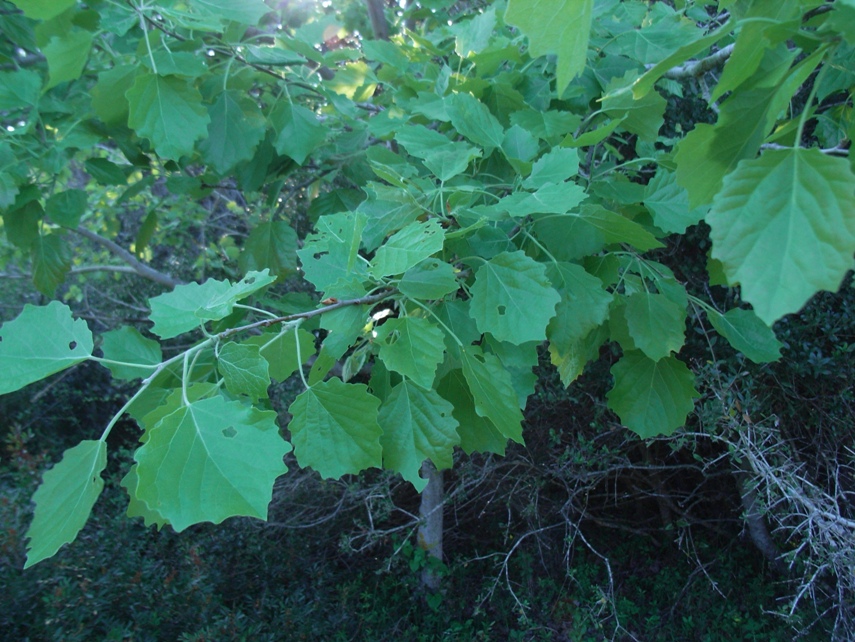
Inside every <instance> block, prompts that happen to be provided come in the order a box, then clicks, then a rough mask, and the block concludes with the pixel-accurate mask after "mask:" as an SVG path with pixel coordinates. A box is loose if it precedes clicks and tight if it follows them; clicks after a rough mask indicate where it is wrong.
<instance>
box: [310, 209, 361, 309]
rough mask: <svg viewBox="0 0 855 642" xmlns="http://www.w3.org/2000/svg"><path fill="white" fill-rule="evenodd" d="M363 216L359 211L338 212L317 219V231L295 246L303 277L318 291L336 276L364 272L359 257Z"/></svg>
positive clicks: (342, 278)
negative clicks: (301, 245)
mask: <svg viewBox="0 0 855 642" xmlns="http://www.w3.org/2000/svg"><path fill="white" fill-rule="evenodd" d="M365 224H366V218H365V215H364V214H362V213H361V212H341V213H339V214H331V215H328V216H323V217H321V218H320V219H319V220H318V231H317V232H316V233H315V234H310V235H309V236H307V237H306V240H305V241H304V242H303V248H302V249H300V250H297V255H298V256H299V257H300V263H301V265H302V268H303V273H304V274H305V277H306V280H308V281H309V282H310V283H312V284H313V285H314V286H315V288H317V290H318V291H319V292H323V291H325V290H326V289H327V288H329V287H331V286H332V285H334V284H335V283H336V282H337V281H339V280H345V281H350V280H351V279H353V278H354V277H357V278H359V277H362V276H365V275H367V270H366V269H365V265H364V263H362V261H361V260H360V257H359V245H360V243H361V240H362V230H363V229H364V228H365Z"/></svg>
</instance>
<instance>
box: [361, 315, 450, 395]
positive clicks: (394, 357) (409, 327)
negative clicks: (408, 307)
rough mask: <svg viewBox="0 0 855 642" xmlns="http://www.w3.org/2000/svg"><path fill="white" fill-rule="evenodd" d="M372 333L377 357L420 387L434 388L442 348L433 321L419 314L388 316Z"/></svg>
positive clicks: (437, 329) (443, 345)
mask: <svg viewBox="0 0 855 642" xmlns="http://www.w3.org/2000/svg"><path fill="white" fill-rule="evenodd" d="M374 334H375V340H376V343H378V344H379V345H380V358H381V359H382V360H383V363H385V364H386V367H387V368H388V369H389V370H394V371H395V372H397V373H399V374H401V375H403V376H405V377H408V378H410V379H412V380H413V381H414V382H415V383H417V384H418V385H420V386H422V387H423V388H428V389H431V388H433V379H434V374H435V373H436V367H437V365H439V363H440V362H441V361H442V358H443V354H444V352H445V343H444V340H443V334H442V331H441V330H440V329H439V328H438V327H437V326H436V325H434V324H433V323H431V322H430V321H428V320H427V319H421V318H418V317H403V318H400V319H389V320H387V321H386V322H385V323H383V324H382V325H380V326H378V327H377V329H376V330H375V331H374Z"/></svg>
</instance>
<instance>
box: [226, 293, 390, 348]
mask: <svg viewBox="0 0 855 642" xmlns="http://www.w3.org/2000/svg"><path fill="white" fill-rule="evenodd" d="M394 293H395V290H384V291H383V292H378V293H376V294H368V295H366V296H361V297H359V298H358V299H343V300H341V301H335V302H334V303H331V304H330V305H325V306H324V307H322V308H316V309H314V310H308V311H307V312H297V313H296V314H288V315H286V316H284V317H276V318H275V319H264V320H263V321H256V322H255V323H250V324H249V325H243V326H241V327H239V328H229V329H228V330H225V331H223V332H221V333H220V334H218V335H217V336H218V337H219V338H220V339H226V338H228V337H230V336H232V335H233V334H237V333H238V332H246V331H248V330H255V329H256V328H267V327H269V326H271V325H276V324H277V323H288V322H289V321H299V320H300V319H311V318H312V317H316V316H318V315H320V314H325V313H327V312H331V311H333V310H338V309H339V308H347V307H349V306H351V305H371V304H372V303H379V302H380V301H382V300H383V299H388V298H389V297H390V296H392V295H393V294H394Z"/></svg>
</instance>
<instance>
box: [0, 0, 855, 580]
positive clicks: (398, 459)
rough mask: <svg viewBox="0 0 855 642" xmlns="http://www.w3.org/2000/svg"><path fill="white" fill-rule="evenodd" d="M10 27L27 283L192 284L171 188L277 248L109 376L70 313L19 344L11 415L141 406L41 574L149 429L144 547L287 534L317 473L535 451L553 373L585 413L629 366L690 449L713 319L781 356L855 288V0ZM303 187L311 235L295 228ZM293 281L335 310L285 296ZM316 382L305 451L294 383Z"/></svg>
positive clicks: (103, 4) (127, 410)
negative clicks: (160, 198)
mask: <svg viewBox="0 0 855 642" xmlns="http://www.w3.org/2000/svg"><path fill="white" fill-rule="evenodd" d="M3 6H4V8H5V10H4V11H3V12H2V13H0V31H2V33H3V39H2V42H0V57H2V61H0V64H2V71H0V113H1V114H2V117H3V123H4V126H5V130H6V134H5V136H4V138H3V140H2V142H0V208H2V221H3V229H4V232H5V236H6V239H7V240H8V242H9V245H10V249H9V250H8V252H7V255H6V256H7V259H8V260H16V261H20V260H22V259H23V258H24V257H26V256H29V259H30V261H31V266H32V278H33V282H34V285H35V287H36V288H37V289H38V290H39V291H40V292H41V293H42V294H43V295H45V296H46V297H52V296H53V295H54V293H55V292H56V290H57V288H58V287H59V286H60V285H61V284H62V283H63V282H64V281H65V279H66V278H67V276H68V274H69V272H70V270H71V269H72V268H73V267H74V266H79V265H80V264H81V261H83V260H85V259H86V257H85V256H74V255H73V252H72V247H73V244H71V243H69V238H70V237H71V235H72V234H74V233H76V234H78V235H80V234H83V235H88V236H89V238H92V237H95V238H98V239H100V240H101V241H103V242H105V244H106V245H107V247H111V249H113V251H114V252H115V253H116V256H117V257H118V258H121V259H123V260H125V261H126V262H127V263H128V264H129V265H130V266H131V267H132V268H133V269H134V270H135V271H136V272H138V273H139V274H140V275H142V276H147V277H149V278H152V279H154V280H156V281H158V282H160V283H163V284H166V285H170V284H172V281H171V279H170V278H169V277H168V276H166V275H163V274H162V273H159V272H158V271H157V270H154V269H153V268H152V267H151V266H150V265H148V258H147V257H148V255H147V254H146V249H147V248H148V247H149V245H150V244H151V243H153V239H156V238H157V234H159V233H160V234H166V233H168V231H169V229H170V225H171V224H172V222H171V221H170V215H169V212H168V211H164V209H163V208H158V207H157V206H156V205H152V204H153V203H154V202H155V200H156V199H155V195H156V194H157V193H158V192H157V190H158V189H159V190H161V191H162V190H163V186H165V188H166V190H168V192H169V193H170V194H171V195H172V196H175V197H178V198H184V199H199V198H201V197H204V196H206V195H209V194H211V193H212V192H213V191H215V190H227V191H228V192H229V193H231V194H240V196H239V197H234V198H239V199H240V201H241V202H246V203H249V204H251V209H252V211H251V212H250V211H247V218H248V220H251V221H253V227H252V229H251V230H250V231H249V233H248V236H247V237H246V238H245V239H244V240H243V242H242V243H241V244H240V245H241V248H240V255H239V257H238V265H239V266H240V269H241V272H240V274H234V278H231V279H219V280H218V279H208V280H204V281H202V282H200V283H188V284H178V285H176V286H175V287H174V288H173V289H172V290H171V291H168V292H165V293H164V294H161V295H159V296H155V297H153V298H152V299H151V301H150V310H151V313H150V317H149V318H150V320H151V322H152V324H153V325H152V327H151V328H150V332H151V333H152V334H154V335H155V336H156V337H159V339H160V340H159V341H158V340H154V339H152V338H150V337H147V336H144V335H143V334H141V333H140V332H138V331H137V330H135V329H132V328H121V329H117V330H114V331H111V332H110V333H107V334H105V335H104V336H103V337H102V338H101V339H99V340H98V343H97V345H98V346H99V347H98V348H96V347H95V346H96V340H95V339H94V338H93V336H92V333H91V332H90V330H89V329H88V328H87V326H86V324H85V322H84V321H82V320H75V319H74V318H73V316H72V312H71V310H70V308H69V307H67V306H66V305H65V304H63V303H61V302H59V301H52V302H50V303H49V304H48V305H45V306H42V307H34V306H28V307H27V308H25V310H24V311H23V312H22V314H21V316H20V317H18V318H17V319H16V320H13V321H11V322H9V323H7V324H6V325H4V326H3V328H2V329H0V359H2V364H3V367H2V370H0V392H2V393H7V392H11V391H14V390H17V389H19V388H21V387H23V386H25V385H27V384H29V383H32V382H34V381H37V380H39V379H41V378H43V377H46V376H48V375H50V374H53V373H56V372H58V371H60V370H62V369H64V368H67V367H70V366H72V365H74V364H76V363H80V362H81V361H84V360H87V359H92V360H95V361H97V362H99V363H102V364H103V365H104V366H105V367H108V368H109V369H110V370H111V372H112V373H113V375H114V376H115V377H116V378H119V379H139V380H140V385H139V388H138V391H137V392H136V393H135V394H134V395H133V396H132V397H131V398H130V399H129V401H128V403H127V404H126V405H125V406H124V407H123V408H122V409H121V410H120V411H119V413H118V414H117V415H116V417H114V419H113V420H112V421H111V422H110V423H109V424H108V426H106V428H105V430H104V431H103V434H102V435H101V437H100V438H99V439H96V440H86V441H84V442H82V443H81V444H80V445H78V446H76V447H75V448H72V449H70V450H69V451H67V452H66V454H65V457H64V458H63V459H62V461H61V462H60V463H58V464H57V465H56V466H55V467H54V468H53V469H52V470H51V471H50V472H49V473H48V474H46V475H45V479H44V482H43V484H42V486H41V488H40V489H39V491H38V492H37V493H36V496H35V501H36V516H35V520H34V522H33V524H32V527H31V529H30V532H29V536H30V538H31V544H30V552H29V557H28V562H27V565H32V564H35V563H37V562H38V561H40V560H42V559H45V558H46V557H49V556H51V555H53V554H54V553H55V552H56V551H57V550H58V548H59V547H60V546H61V545H62V544H63V543H66V542H69V541H71V540H73V539H74V538H75V537H76V535H77V532H78V531H79V529H80V528H81V527H82V525H83V523H84V522H85V520H86V517H87V515H88V513H89V510H90V509H91V507H92V505H93V503H94V502H95V500H96V499H97V495H98V493H99V491H100V488H101V486H102V485H103V481H102V480H101V472H102V471H103V470H104V467H105V466H106V456H105V451H106V438H107V436H108V434H109V433H110V431H111V429H112V428H113V426H114V425H115V423H116V421H117V420H118V419H119V417H121V416H123V415H125V414H129V415H130V416H132V417H133V418H134V419H135V420H136V421H137V422H138V423H139V425H140V427H141V428H142V430H143V432H142V436H141V438H140V442H141V444H140V446H139V448H138V450H137V451H136V454H135V457H134V459H135V464H134V465H133V467H132V468H131V469H130V470H129V471H128V473H127V476H126V477H125V480H124V482H123V485H124V486H125V487H126V488H127V490H128V494H129V496H130V506H129V514H130V515H132V516H139V517H143V518H144V519H145V520H146V523H151V524H157V525H159V526H161V525H163V524H167V523H168V524H171V525H172V526H173V527H174V528H176V529H178V530H181V529H184V528H186V527H188V526H189V525H191V524H194V523H198V522H201V521H212V522H220V521H222V520H223V519H225V518H227V517H229V516H232V515H251V516H256V517H261V518H264V517H265V516H266V512H267V504H268V502H269V500H270V496H271V492H272V485H273V481H274V479H275V478H276V477H277V476H278V475H280V474H282V473H284V472H285V466H284V464H283V463H282V457H283V456H284V454H285V453H286V452H288V451H289V450H290V449H291V448H292V447H293V449H294V454H295V456H296V459H297V462H298V463H299V464H300V465H301V466H308V467H312V468H314V469H315V470H317V471H318V472H319V473H320V474H321V475H322V476H325V477H339V476H341V475H345V474H350V473H356V472H359V471H360V470H363V469H365V468H369V467H386V468H389V469H391V470H395V471H398V472H400V473H401V474H402V475H403V476H404V478H405V479H407V480H409V481H411V482H412V483H413V485H414V486H415V487H416V488H418V489H420V490H421V489H422V488H423V487H424V484H425V480H423V479H422V478H421V477H420V476H419V474H418V470H419V466H420V464H421V462H422V461H423V460H425V459H430V460H431V461H432V462H433V463H434V464H435V465H436V466H438V467H440V468H443V467H448V466H449V465H450V464H451V461H452V459H451V455H452V452H453V450H454V448H455V447H458V446H459V447H460V448H462V450H464V451H465V452H467V453H471V452H474V451H492V452H497V453H502V452H504V449H505V444H506V442H507V440H508V439H511V440H514V441H518V442H521V441H522V427H521V422H522V409H524V407H525V403H526V399H527V398H528V396H529V395H530V394H531V393H532V392H533V390H534V386H535V383H536V377H535V376H534V375H533V373H532V368H533V367H534V366H535V365H536V364H537V363H538V358H539V350H540V348H541V347H543V348H545V350H547V351H548V357H549V360H550V361H551V363H552V364H553V365H554V367H555V368H557V370H558V372H559V374H560V377H561V380H562V382H563V383H564V384H566V385H569V384H570V383H571V382H572V381H573V380H574V379H576V378H577V377H578V376H579V375H580V374H581V373H582V371H583V369H584V367H585V364H586V363H587V362H589V361H590V360H592V359H596V358H598V356H599V353H600V348H601V346H603V345H604V344H607V343H609V342H611V345H613V346H614V347H615V348H616V349H617V348H619V350H620V352H621V354H622V356H621V357H620V359H619V360H617V361H616V363H614V365H613V367H612V370H611V373H612V375H613V376H614V379H615V381H614V386H613V388H612V390H611V391H610V392H609V393H608V405H609V407H610V408H611V409H612V410H613V411H614V412H615V413H616V414H617V415H618V417H619V418H620V420H621V422H622V423H623V424H624V425H625V426H627V427H628V428H629V429H630V430H632V431H634V432H635V433H637V434H638V435H640V436H642V437H648V436H653V435H657V434H670V433H672V432H673V431H674V430H676V429H677V428H679V427H680V426H681V425H682V424H683V422H684V421H685V418H686V416H687V414H688V413H689V412H690V411H691V409H692V407H693V399H694V398H696V397H697V396H698V394H699V393H698V392H697V391H696V390H695V387H694V383H693V375H692V372H691V370H690V369H689V368H688V367H687V365H686V364H685V363H683V361H681V360H680V359H679V358H678V354H679V352H680V349H681V347H682V345H683V341H684V336H685V332H686V319H687V318H688V317H689V316H690V315H691V316H692V317H695V316H697V312H698V311H699V310H703V311H705V313H706V314H707V316H708V318H709V320H710V322H711V324H712V325H713V327H714V328H715V329H716V331H717V332H718V333H720V334H721V335H722V336H723V337H724V338H725V339H726V340H728V341H729V342H731V344H732V345H733V346H734V347H735V348H736V349H737V350H740V351H742V352H743V353H744V354H745V355H746V356H747V357H748V358H750V359H752V360H755V361H759V362H763V361H769V360H774V359H775V358H777V357H778V355H779V345H780V344H779V343H778V341H777V340H776V338H775V335H774V333H773V331H772V330H771V329H770V326H771V324H773V323H774V322H775V321H776V320H777V319H779V318H781V317H782V316H784V315H786V314H789V313H792V312H795V311H797V310H799V309H800V308H801V307H802V306H803V305H804V303H805V302H806V301H807V300H808V299H809V298H810V297H811V296H812V295H813V294H814V293H816V292H817V291H819V290H834V289H836V288H837V287H838V286H839V284H840V282H841V280H842V279H843V277H844V275H845V273H846V272H847V271H848V270H849V269H850V268H851V267H852V266H853V263H852V257H853V252H855V175H853V170H852V166H851V160H850V158H849V154H848V147H849V141H850V140H851V138H852V134H853V128H855V124H853V122H854V121H853V118H852V97H851V92H852V88H853V86H855V74H853V72H852V71H851V70H852V69H853V68H855V32H853V29H852V25H853V24H855V4H853V3H852V2H851V0H836V1H835V2H833V3H827V2H822V1H820V0H783V1H781V2H774V3H772V2H766V1H764V0H754V1H751V0H719V1H718V2H713V1H702V0H698V1H695V2H692V1H690V0H678V1H676V2H674V3H666V2H654V3H644V2H640V1H636V0H624V1H621V0H598V1H597V2H594V1H593V0H510V2H509V3H508V4H507V5H506V4H505V3H504V2H501V1H499V2H495V3H492V4H489V5H487V6H483V7H481V8H479V9H470V10H468V11H467V10H465V9H466V7H463V6H459V5H454V6H449V5H448V4H447V3H445V2H442V1H438V0H423V1H421V2H415V3H412V4H409V5H408V8H407V9H406V10H405V11H403V12H399V13H398V14H396V15H395V16H394V17H393V22H394V26H395V28H397V29H398V31H397V33H395V34H394V35H392V36H391V38H390V39H388V40H372V39H370V38H367V37H366V36H365V35H364V34H362V35H359V34H358V33H357V32H355V31H353V30H350V31H348V30H347V29H343V28H342V25H341V23H340V22H339V21H338V20H337V16H336V14H335V13H334V12H333V11H332V10H330V11H329V12H325V11H324V10H322V9H320V8H319V9H317V10H316V11H314V12H311V14H310V15H307V16H303V17H295V16H294V15H292V14H290V13H289V11H290V10H289V9H288V8H287V5H286V6H285V8H276V7H274V6H273V5H272V4H266V3H265V2H263V1H262V0H241V1H240V2H224V1H221V0H168V1H164V2H160V3H156V4H155V3H147V2H142V1H139V2H138V1H137V0H131V1H129V2H118V1H114V0H101V1H96V2H90V3H86V4H79V3H77V2H76V1H75V0H63V1H62V2H59V1H52V2H42V1H35V0H12V2H11V3H9V2H4V3H3ZM15 8H17V9H15ZM18 10H20V11H18ZM711 82H712V83H713V84H712V86H710V83H711ZM698 92H700V93H701V94H702V95H703V101H700V100H699V99H697V98H696V99H695V104H696V105H697V103H702V104H701V105H700V106H698V107H697V109H696V110H695V113H687V110H686V108H685V107H684V108H683V111H682V112H678V111H675V110H674V108H673V106H674V105H675V104H683V103H689V102H691V101H690V97H691V96H694V95H696V94H697V93H698ZM681 101H682V102H681ZM686 129H690V131H688V133H685V131H684V130H686ZM81 174H82V175H83V176H84V178H83V179H82V180H81V178H80V176H81ZM294 176H300V177H303V178H306V177H307V178H308V181H307V182H305V184H303V188H306V187H310V188H311V189H310V195H311V196H312V198H313V200H312V203H311V206H310V211H309V213H310V216H311V217H312V219H313V221H314V228H313V231H312V232H311V233H309V234H308V235H305V234H304V232H300V233H298V230H297V229H296V228H295V223H296V220H295V217H293V216H290V215H289V213H288V212H287V211H284V210H283V209H282V208H281V207H279V203H280V202H282V200H283V194H284V193H285V191H286V190H287V189H290V188H289V187H288V185H289V183H288V181H289V180H291V179H293V177H294ZM301 189H302V188H301ZM127 202H141V203H145V204H149V205H151V206H150V207H149V208H148V209H147V216H146V218H145V222H144V224H143V225H142V226H141V228H140V231H139V233H138V235H137V237H136V242H135V244H134V247H133V248H132V251H128V250H126V249H124V248H121V247H119V248H118V249H116V248H113V247H112V246H110V245H109V244H110V243H112V241H110V239H104V237H103V236H100V234H102V233H109V230H110V228H111V227H112V223H111V221H114V220H115V219H116V218H117V217H118V216H119V215H120V212H121V208H122V206H123V204H125V203H127ZM250 214H251V216H250ZM105 220H106V222H107V223H106V224H105ZM701 221H706V223H707V224H708V225H709V227H710V230H711V231H710V236H711V238H712V242H713V244H712V251H711V254H710V257H709V263H708V265H709V270H710V274H711V276H712V277H713V278H714V280H718V281H721V280H722V279H724V280H725V282H726V283H727V284H728V285H730V286H732V287H735V286H739V287H740V288H741V290H740V291H741V295H742V297H743V300H744V301H745V302H746V303H748V304H750V305H751V306H752V307H751V309H748V308H737V309H733V310H728V311H721V310H718V309H716V308H715V307H714V306H713V305H712V304H711V302H709V301H705V300H703V299H701V298H699V297H697V296H693V295H691V294H689V293H688V292H687V290H686V288H685V286H684V284H683V282H682V281H681V279H680V278H678V276H677V275H675V272H674V270H675V269H676V270H679V266H678V265H675V266H668V265H667V262H668V261H667V252H663V251H662V248H665V247H666V246H667V245H668V244H669V243H670V242H672V241H673V239H675V238H678V237H679V236H680V235H682V234H684V233H685V232H686V229H687V228H688V227H691V226H693V225H696V224H698V223H700V222H701ZM179 224H180V221H179ZM105 228H106V230H107V232H105V231H104V230H105ZM232 242H233V243H234V239H232ZM113 246H115V243H113ZM678 274H679V272H678ZM292 277H296V278H301V279H304V280H305V281H306V282H308V284H310V286H311V287H312V288H314V290H315V291H316V292H317V296H316V297H315V298H314V299H312V300H311V301H309V302H308V303H306V302H305V301H304V299H300V298H298V297H295V298H288V297H287V296H286V297H279V296H278V294H277V290H276V289H275V287H274V284H275V283H276V282H277V281H282V280H284V279H288V278H292ZM299 302H303V307H300V306H299ZM175 338H180V340H181V342H182V346H181V347H176V345H175V343H174V342H173V341H171V340H172V339H175ZM188 345H189V346H190V347H187V346H188ZM98 350H100V351H101V355H102V356H99V355H98V354H97V352H98ZM544 353H545V352H544ZM164 354H165V355H167V356H164ZM337 362H340V363H341V364H342V368H341V377H339V376H332V377H330V376H329V375H330V372H331V370H332V369H333V367H334V365H335V364H336V363H337ZM305 364H311V367H310V369H309V370H308V373H306V372H304V365H305ZM366 364H373V368H372V369H371V374H370V379H367V380H365V379H363V380H362V381H355V380H353V379H354V377H355V376H357V375H358V373H359V372H360V371H363V370H364V369H365V366H366ZM295 372H296V373H297V375H298V376H299V377H300V378H301V380H302V383H303V384H304V391H303V392H302V393H301V394H300V395H299V396H298V397H297V399H296V400H295V401H294V402H293V404H291V406H290V408H289V409H288V412H289V413H290V415H291V419H290V423H289V424H288V425H287V426H282V428H287V429H288V431H289V432H290V443H289V442H288V441H286V440H285V439H284V438H283V437H282V436H281V435H280V430H279V427H278V426H277V424H276V413H275V412H273V409H272V408H271V407H270V403H269V401H268V400H267V389H268V387H269V385H270V383H271V379H275V380H277V381H281V380H283V379H286V378H288V377H290V376H292V375H293V374H294V373H295ZM357 379H359V377H358V376H357ZM366 382H367V383H366Z"/></svg>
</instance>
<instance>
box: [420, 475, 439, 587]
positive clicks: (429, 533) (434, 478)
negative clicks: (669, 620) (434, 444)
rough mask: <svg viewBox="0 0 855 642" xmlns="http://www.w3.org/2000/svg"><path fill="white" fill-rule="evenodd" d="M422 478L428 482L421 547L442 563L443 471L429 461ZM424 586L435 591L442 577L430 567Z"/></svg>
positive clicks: (423, 505) (423, 511) (422, 503)
mask: <svg viewBox="0 0 855 642" xmlns="http://www.w3.org/2000/svg"><path fill="white" fill-rule="evenodd" d="M422 477H424V478H425V479H427V480H428V484H427V486H425V489H424V490H423V491H422V499H421V503H420V504H419V517H420V518H421V522H420V523H419V533H418V538H419V546H420V547H421V548H422V549H423V550H424V551H425V552H427V554H428V555H430V556H431V557H434V558H436V559H438V560H440V561H442V502H443V487H442V471H441V470H437V469H436V468H435V467H434V465H433V464H432V463H431V462H430V461H429V460H428V461H425V462H424V463H423V464H422ZM421 579H422V584H423V585H424V586H426V587H427V588H428V589H430V590H432V591H435V590H437V589H438V588H439V585H440V577H439V575H437V574H436V573H434V572H433V571H431V569H430V568H429V567H426V568H425V569H424V570H423V571H422V578H421Z"/></svg>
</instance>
